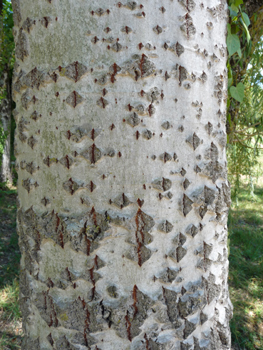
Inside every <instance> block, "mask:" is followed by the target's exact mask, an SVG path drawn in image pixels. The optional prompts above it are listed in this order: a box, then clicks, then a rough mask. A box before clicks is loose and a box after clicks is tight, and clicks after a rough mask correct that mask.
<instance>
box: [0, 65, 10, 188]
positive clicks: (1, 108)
mask: <svg viewBox="0 0 263 350" xmlns="http://www.w3.org/2000/svg"><path fill="white" fill-rule="evenodd" d="M2 81H3V86H1V88H2V89H3V90H4V91H5V94H6V95H5V98H3V99H2V100H1V104H0V117H1V126H2V128H3V131H4V132H5V133H7V137H6V139H5V141H4V145H3V154H2V161H1V174H0V180H1V181H2V182H9V183H12V174H11V159H10V149H11V142H10V141H11V139H10V135H11V132H10V131H11V115H12V97H11V87H10V78H9V75H8V70H7V69H6V70H5V71H4V72H3V80H2Z"/></svg>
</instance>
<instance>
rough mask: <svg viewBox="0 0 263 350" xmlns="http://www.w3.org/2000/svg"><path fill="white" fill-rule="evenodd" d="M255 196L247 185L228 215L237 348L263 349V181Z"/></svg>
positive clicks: (233, 326)
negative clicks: (252, 195) (250, 192)
mask: <svg viewBox="0 0 263 350" xmlns="http://www.w3.org/2000/svg"><path fill="white" fill-rule="evenodd" d="M260 185H261V186H260V187H257V186H256V187H255V197H254V198H252V197H251V196H250V195H249V189H248V186H246V185H244V184H243V186H242V187H241V189H240V193H239V195H238V207H236V206H233V208H232V210H231V212H230V216H229V236H230V256H229V260H230V271H229V272H230V274H229V285H230V294H231V300H232V303H233V305H234V317H233V319H232V321H231V331H232V339H233V344H234V345H235V347H236V348H237V349H240V350H241V349H242V350H255V349H261V350H262V349H263V184H262V183H261V184H260Z"/></svg>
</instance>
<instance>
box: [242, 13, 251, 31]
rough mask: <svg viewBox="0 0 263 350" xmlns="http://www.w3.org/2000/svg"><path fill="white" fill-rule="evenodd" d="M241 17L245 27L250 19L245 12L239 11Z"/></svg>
mask: <svg viewBox="0 0 263 350" xmlns="http://www.w3.org/2000/svg"><path fill="white" fill-rule="evenodd" d="M241 15H242V19H243V21H244V22H245V23H246V25H247V27H248V26H249V25H250V19H249V17H248V15H247V14H246V13H245V12H241Z"/></svg>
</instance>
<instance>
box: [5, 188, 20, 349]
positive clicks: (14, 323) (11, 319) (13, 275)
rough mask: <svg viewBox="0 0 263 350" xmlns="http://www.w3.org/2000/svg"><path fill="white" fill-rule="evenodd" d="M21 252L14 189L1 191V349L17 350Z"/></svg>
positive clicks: (18, 341)
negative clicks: (17, 231)
mask: <svg viewBox="0 0 263 350" xmlns="http://www.w3.org/2000/svg"><path fill="white" fill-rule="evenodd" d="M19 263H20V252H19V247H18V236H17V233H16V190H9V189H8V188H4V189H0V349H1V350H13V349H16V350H17V349H20V345H21V341H22V325H21V317H20V310H19V305H18V296H19V286H18V279H19Z"/></svg>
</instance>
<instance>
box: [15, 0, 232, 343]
mask: <svg viewBox="0 0 263 350" xmlns="http://www.w3.org/2000/svg"><path fill="white" fill-rule="evenodd" d="M13 9H14V20H15V25H16V29H15V38H16V59H17V63H16V67H15V79H14V86H13V95H14V99H15V101H16V104H17V108H16V112H15V117H16V121H17V125H18V127H17V135H16V143H17V145H16V152H17V168H18V174H19V181H18V191H19V201H20V208H19V211H18V230H19V235H20V247H21V251H22V259H21V287H20V288H21V308H22V314H23V327H24V331H25V339H24V343H23V346H22V349H23V350H28V349H50V350H51V349H63V350H64V349H82V350H84V349H92V350H95V349H97V350H99V349H100V350H128V349H130V350H147V349H151V350H154V349H162V350H168V349H169V350H176V349H195V350H198V349H203V350H204V349H211V350H223V349H224V350H229V349H230V332H229V319H230V317H231V303H230V301H229V296H228V287H227V275H228V274H227V270H228V260H227V227H226V222H227V213H228V207H229V203H230V199H229V185H228V182H227V174H226V155H225V143H226V135H225V132H224V130H225V118H226V117H225V116H226V97H227V96H226V86H227V70H226V55H227V51H226V43H225V39H226V38H225V34H226V23H227V7H226V4H225V2H224V1H218V0H209V1H208V0H207V1H204V2H203V3H202V4H200V3H199V2H197V3H194V1H193V0H182V1H180V2H177V1H170V0H166V1H162V4H160V1H145V2H144V3H142V4H137V3H135V2H127V3H126V2H125V3H121V2H119V3H116V1H113V0H110V1H109V0H107V1H106V0H99V1H96V2H92V1H81V0H74V1H73V0H63V1H59V0H56V1H55V0H53V1H51V0H50V1H47V0H38V1H32V0H22V1H19V0H15V1H13Z"/></svg>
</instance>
